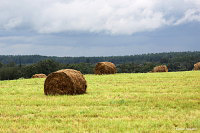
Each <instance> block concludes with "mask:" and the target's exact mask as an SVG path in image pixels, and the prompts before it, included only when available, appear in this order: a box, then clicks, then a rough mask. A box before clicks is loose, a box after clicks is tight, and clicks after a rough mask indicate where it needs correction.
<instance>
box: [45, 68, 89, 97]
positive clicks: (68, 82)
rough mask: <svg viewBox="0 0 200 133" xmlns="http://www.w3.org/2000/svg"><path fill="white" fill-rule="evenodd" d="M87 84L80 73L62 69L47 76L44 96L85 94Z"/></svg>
mask: <svg viewBox="0 0 200 133" xmlns="http://www.w3.org/2000/svg"><path fill="white" fill-rule="evenodd" d="M86 88H87V82H86V80H85V78H84V76H83V74H82V73H81V72H80V71H77V70H73V69H63V70H59V71H57V72H53V73H51V74H49V75H48V77H47V78H46V80H45V83H44V93H45V95H75V94H84V93H86Z"/></svg>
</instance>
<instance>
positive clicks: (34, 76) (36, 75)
mask: <svg viewBox="0 0 200 133" xmlns="http://www.w3.org/2000/svg"><path fill="white" fill-rule="evenodd" d="M46 77H47V76H46V75H45V74H34V75H33V76H32V78H46Z"/></svg>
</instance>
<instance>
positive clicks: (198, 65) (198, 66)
mask: <svg viewBox="0 0 200 133" xmlns="http://www.w3.org/2000/svg"><path fill="white" fill-rule="evenodd" d="M194 70H200V62H198V63H196V64H194Z"/></svg>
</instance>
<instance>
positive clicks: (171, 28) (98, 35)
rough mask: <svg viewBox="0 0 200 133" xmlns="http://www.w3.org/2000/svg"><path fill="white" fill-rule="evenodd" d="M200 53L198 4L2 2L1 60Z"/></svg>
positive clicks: (178, 0) (190, 0) (169, 0)
mask: <svg viewBox="0 0 200 133" xmlns="http://www.w3.org/2000/svg"><path fill="white" fill-rule="evenodd" d="M180 51H200V0H165V1H163V0H34V1H31V0H0V55H33V54H39V55H47V56H123V55H135V54H145V53H160V52H180Z"/></svg>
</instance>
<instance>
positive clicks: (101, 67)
mask: <svg viewBox="0 0 200 133" xmlns="http://www.w3.org/2000/svg"><path fill="white" fill-rule="evenodd" d="M116 72H117V69H116V67H115V65H114V64H113V63H111V62H99V63H97V64H96V67H95V70H94V73H95V74H99V75H100V74H115V73H116Z"/></svg>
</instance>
